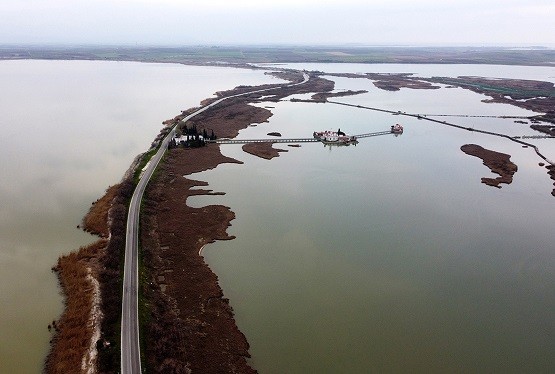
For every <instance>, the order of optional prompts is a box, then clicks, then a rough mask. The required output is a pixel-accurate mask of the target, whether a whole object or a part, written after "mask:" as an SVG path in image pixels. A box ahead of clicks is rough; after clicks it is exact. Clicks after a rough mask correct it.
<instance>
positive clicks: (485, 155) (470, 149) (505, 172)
mask: <svg viewBox="0 0 555 374" xmlns="http://www.w3.org/2000/svg"><path fill="white" fill-rule="evenodd" d="M461 151H463V152H464V153H466V154H467V155H470V156H474V157H478V158H480V159H481V160H482V161H483V164H484V165H485V166H487V167H488V168H489V169H490V170H491V171H492V173H495V174H499V177H497V178H486V177H484V178H482V183H484V184H487V185H488V186H492V187H497V188H501V186H500V185H499V184H500V183H505V184H511V183H512V181H513V175H514V173H516V171H517V170H518V167H517V166H516V165H515V164H514V163H512V162H511V160H510V158H511V156H510V155H508V154H505V153H500V152H495V151H491V150H489V149H485V148H482V147H481V146H479V145H476V144H465V145H463V146H462V147H461Z"/></svg>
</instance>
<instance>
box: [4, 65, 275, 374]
mask: <svg viewBox="0 0 555 374" xmlns="http://www.w3.org/2000/svg"><path fill="white" fill-rule="evenodd" d="M0 81H1V82H2V92H1V93H0V96H1V98H0V112H1V113H2V117H1V119H0V121H2V122H1V131H2V136H1V137H0V170H2V179H1V180H0V283H1V284H2V287H0V304H1V305H2V308H1V309H0V331H1V334H0V372H2V373H15V372H17V373H37V372H40V371H41V367H42V362H43V359H44V356H45V355H46V352H47V349H48V340H49V338H50V335H49V333H48V331H47V328H46V327H47V325H48V324H49V323H50V322H51V321H52V320H53V319H55V318H57V317H58V315H59V313H60V311H61V298H60V296H59V294H58V287H57V281H56V279H55V275H54V274H52V273H51V271H50V268H51V266H53V265H54V264H55V262H56V260H57V258H58V256H59V255H60V254H62V253H67V252H69V251H71V250H74V249H77V248H78V247H79V246H81V245H84V244H87V243H89V242H91V241H92V240H93V238H91V237H90V236H89V235H87V234H84V233H83V232H81V231H79V230H77V229H76V228H75V227H76V225H77V224H79V223H80V221H81V218H82V217H83V215H84V214H85V212H86V211H87V210H88V207H89V206H90V204H91V202H92V201H94V200H96V199H97V198H98V197H100V195H101V194H102V193H103V191H104V190H105V189H106V188H107V187H108V186H109V185H111V184H115V183H117V182H118V181H119V180H120V178H121V177H122V176H123V173H124V172H125V170H126V169H127V168H128V167H129V165H130V164H131V162H132V160H133V158H134V157H135V156H136V155H137V154H139V153H141V152H144V151H146V150H147V149H148V146H149V145H150V143H151V141H152V139H153V138H154V137H155V136H156V134H157V133H158V131H159V130H160V128H161V123H162V121H164V120H166V119H168V118H171V117H173V116H174V115H176V114H178V113H179V112H180V111H181V110H184V109H187V108H189V107H192V106H197V105H198V104H199V102H200V101H201V100H202V99H204V98H206V97H210V96H212V94H213V93H214V92H216V91H219V90H222V89H230V88H233V87H235V86H237V85H240V84H262V83H269V82H271V81H272V78H271V77H268V76H264V75H263V74H262V73H260V72H255V71H249V70H239V69H227V68H214V67H210V68H208V67H187V66H181V65H170V64H138V63H124V62H110V63H104V62H91V61H2V62H0Z"/></svg>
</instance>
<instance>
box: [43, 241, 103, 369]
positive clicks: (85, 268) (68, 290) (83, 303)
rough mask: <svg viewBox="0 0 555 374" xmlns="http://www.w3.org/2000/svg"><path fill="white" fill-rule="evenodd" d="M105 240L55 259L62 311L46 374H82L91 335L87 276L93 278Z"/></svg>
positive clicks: (89, 287) (90, 289) (89, 293)
mask: <svg viewBox="0 0 555 374" xmlns="http://www.w3.org/2000/svg"><path fill="white" fill-rule="evenodd" d="M107 243H108V241H107V240H106V239H100V240H98V241H97V242H95V243H93V244H90V245H88V246H86V247H82V248H80V249H79V250H78V251H75V252H71V253H70V254H68V255H66V256H62V257H60V258H59V259H58V263H57V265H56V267H54V268H53V270H55V271H56V272H57V273H58V279H59V282H60V286H61V288H62V292H63V294H64V296H65V302H64V304H65V309H64V313H63V314H62V316H61V317H60V319H59V320H58V321H57V322H56V323H55V336H54V338H53V339H52V346H51V351H50V353H49V355H48V357H47V359H46V364H45V371H46V372H47V373H78V372H81V363H82V360H83V357H84V356H85V355H86V354H87V352H88V349H89V347H90V343H91V338H92V334H93V326H92V325H91V324H90V317H91V316H90V311H91V309H92V303H93V297H94V287H93V285H92V284H91V281H90V280H89V277H88V276H89V274H91V271H92V274H93V275H94V274H95V271H94V268H95V267H96V266H95V263H96V259H97V258H99V257H101V256H102V255H103V252H104V251H105V248H106V245H107Z"/></svg>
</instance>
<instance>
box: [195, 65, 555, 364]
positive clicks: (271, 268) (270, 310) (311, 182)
mask: <svg viewBox="0 0 555 374" xmlns="http://www.w3.org/2000/svg"><path fill="white" fill-rule="evenodd" d="M289 66H293V67H295V68H307V69H309V70H312V69H315V70H321V71H328V72H330V71H334V72H415V73H417V74H421V75H422V76H431V75H436V76H457V75H481V76H490V77H508V78H519V77H520V78H528V79H541V80H548V81H549V80H550V81H553V77H554V76H555V70H554V69H552V68H535V67H503V68H502V69H499V68H498V67H488V66H468V65H459V66H451V65H448V66H442V65H436V66H428V65H423V66H420V65H418V66H415V65H404V66H400V65H385V66H384V65H376V66H374V65H356V66H354V65H352V66H347V65H326V64H320V65H312V64H311V65H303V64H294V65H289ZM331 79H333V80H335V81H336V82H337V85H336V88H338V89H352V90H359V89H366V90H368V91H369V92H368V93H367V94H363V95H358V96H352V97H342V98H337V99H335V100H336V101H341V102H345V103H352V104H356V105H367V106H372V107H378V108H384V109H389V110H395V111H397V110H401V111H405V112H408V113H422V114H461V115H465V114H469V115H511V116H526V115H533V114H534V113H531V112H528V111H525V110H523V109H519V108H516V107H512V106H508V105H504V104H485V103H482V102H481V100H482V99H484V98H485V97H484V96H482V95H478V94H475V93H472V92H470V91H465V90H462V89H455V88H442V89H440V90H408V89H401V91H399V92H386V91H382V90H379V89H377V88H375V87H374V86H373V85H372V83H371V82H370V81H368V80H353V79H345V78H331ZM299 97H301V96H299ZM260 105H261V106H274V107H275V108H274V109H272V112H273V113H274V116H272V117H271V118H270V121H269V123H267V124H261V125H259V126H256V127H251V128H248V129H246V130H244V131H242V132H241V134H240V137H243V138H245V139H248V138H258V137H265V136H266V135H265V134H266V133H268V132H271V131H278V132H281V133H282V134H283V136H284V137H310V136H311V134H312V132H313V131H316V130H325V129H337V128H338V127H340V128H341V129H342V130H343V131H346V132H348V133H351V134H360V133H366V132H373V131H382V130H387V129H388V128H389V126H390V125H392V124H394V123H397V122H400V123H402V124H403V125H404V127H405V132H404V134H403V135H401V136H398V137H395V136H393V135H387V136H381V137H375V138H367V139H362V140H361V141H360V143H359V144H358V145H356V146H349V147H325V146H323V145H322V144H318V143H314V144H312V143H310V144H303V145H302V147H301V148H289V147H287V146H285V145H276V147H278V148H282V149H287V150H288V151H289V152H288V153H282V154H281V156H280V157H279V158H277V159H273V160H271V161H267V160H263V159H259V158H256V157H254V156H251V155H248V154H245V153H243V152H242V151H241V148H240V146H236V145H225V146H222V149H223V152H224V154H225V155H227V156H230V157H234V158H237V159H239V160H241V161H243V162H244V164H243V165H235V164H230V165H221V166H219V167H218V168H216V169H215V170H212V171H208V172H205V173H202V174H200V175H194V176H193V179H202V180H206V181H208V182H209V184H210V187H211V188H212V189H214V190H215V191H224V192H226V195H225V196H204V197H192V198H190V199H189V204H191V205H193V206H197V207H200V206H203V205H206V204H224V205H227V206H230V207H231V208H232V209H233V210H234V211H235V212H236V214H237V218H236V219H235V220H234V221H232V227H230V229H229V232H230V234H231V235H236V236H237V239H235V240H233V241H228V242H217V243H214V244H211V245H209V246H207V247H206V248H205V249H204V251H203V255H204V256H205V258H206V260H207V262H208V263H209V265H210V266H211V267H212V268H213V269H214V271H215V272H216V273H217V274H218V276H219V279H220V284H221V285H222V287H223V289H224V293H225V295H226V297H228V298H230V300H231V304H232V306H233V308H234V310H235V312H236V320H237V323H238V325H239V328H240V329H241V330H242V331H243V332H244V333H245V335H246V336H247V339H248V340H249V342H250V344H251V350H250V351H251V354H252V356H253V357H252V363H253V365H254V367H256V368H257V369H258V370H259V371H260V372H261V373H284V372H287V373H307V372H319V373H320V372H329V373H336V372H349V373H363V372H549V371H553V370H554V369H555V356H554V355H553V352H554V351H555V340H554V339H553V336H555V292H554V288H553V284H555V249H554V248H555V246H554V245H553V234H552V225H553V222H555V209H554V207H555V198H554V197H553V196H551V190H552V189H553V181H551V180H550V179H549V177H548V175H547V173H546V170H545V168H542V167H540V166H538V163H539V162H541V161H542V160H541V159H540V158H539V157H538V156H537V155H536V154H535V153H534V151H533V150H532V149H531V148H523V147H522V146H521V145H520V144H517V143H513V142H511V141H508V140H506V139H502V138H496V137H492V136H487V135H480V134H476V133H474V132H469V131H462V130H457V129H453V128H448V127H442V126H441V125H439V124H436V123H431V122H428V121H419V120H417V119H415V118H408V117H402V116H391V115H389V114H385V113H379V112H372V111H368V110H363V109H357V108H348V107H343V106H337V105H333V104H305V103H291V102H280V103H277V104H276V103H261V104H260ZM448 120H449V121H450V122H453V123H456V124H460V125H464V126H467V127H474V128H476V129H485V130H493V131H499V132H503V133H507V134H509V135H534V134H537V133H535V132H534V131H532V130H530V129H529V127H528V125H522V124H518V123H514V120H512V119H497V118H459V117H451V118H448ZM530 142H532V143H534V144H537V145H538V146H539V147H540V150H541V151H542V152H544V153H545V154H546V156H547V157H548V158H550V159H555V144H554V143H553V141H552V139H538V140H531V141H530ZM467 143H475V144H478V145H481V146H483V147H485V148H488V149H492V150H495V151H498V152H503V153H507V154H510V155H511V160H512V161H513V162H514V163H516V164H517V165H518V168H519V169H518V172H517V173H516V174H515V176H514V181H513V183H512V184H510V185H503V187H502V188H501V189H496V188H493V187H489V186H486V185H484V184H482V183H480V178H481V177H490V176H494V175H493V174H492V173H490V171H489V169H488V168H486V167H485V166H483V165H482V162H481V160H479V159H477V158H474V157H471V156H468V155H465V154H464V153H463V152H462V151H461V150H460V147H461V146H462V145H463V144H467ZM239 176H240V177H239Z"/></svg>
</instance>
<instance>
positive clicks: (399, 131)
mask: <svg viewBox="0 0 555 374" xmlns="http://www.w3.org/2000/svg"><path fill="white" fill-rule="evenodd" d="M391 132H392V133H394V134H402V133H403V126H401V125H399V124H398V123H397V124H395V125H393V126H391Z"/></svg>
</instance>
